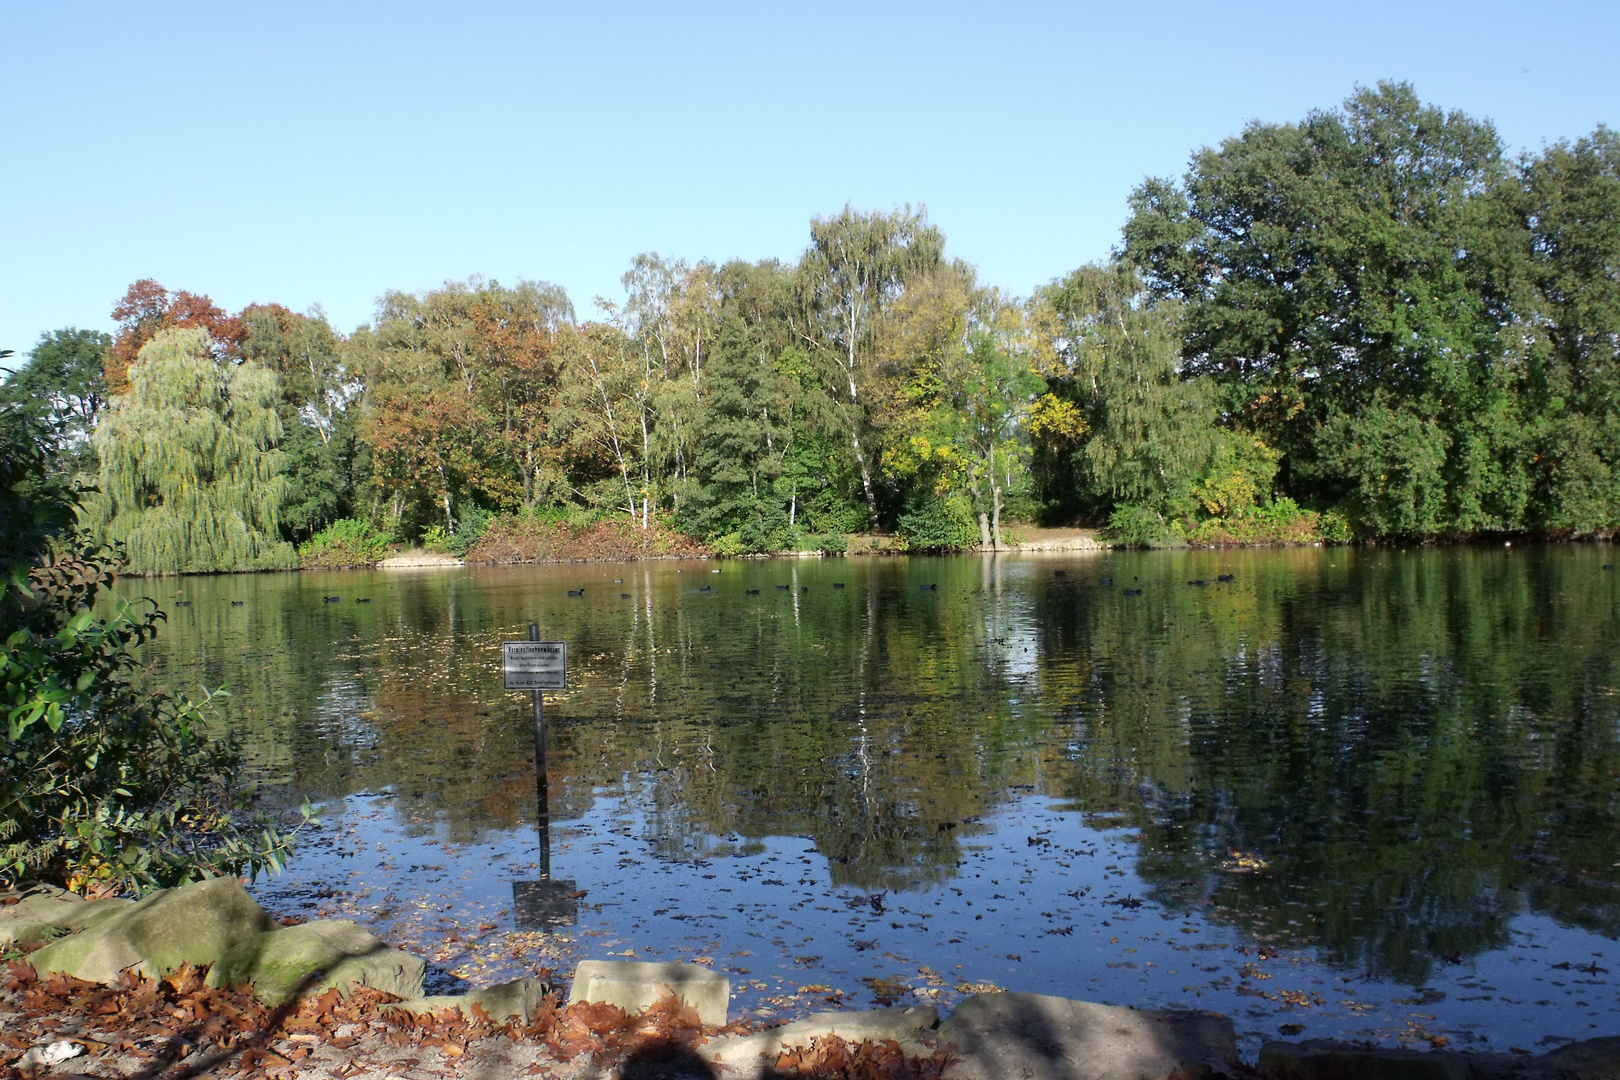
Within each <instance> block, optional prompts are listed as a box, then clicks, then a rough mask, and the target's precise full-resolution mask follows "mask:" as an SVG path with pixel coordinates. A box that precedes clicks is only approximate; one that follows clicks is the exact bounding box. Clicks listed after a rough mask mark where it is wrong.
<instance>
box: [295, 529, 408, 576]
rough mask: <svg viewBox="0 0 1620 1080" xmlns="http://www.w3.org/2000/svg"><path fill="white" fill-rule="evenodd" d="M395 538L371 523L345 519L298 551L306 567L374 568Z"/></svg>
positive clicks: (310, 540)
mask: <svg viewBox="0 0 1620 1080" xmlns="http://www.w3.org/2000/svg"><path fill="white" fill-rule="evenodd" d="M393 542H394V538H393V537H392V536H390V535H388V534H387V533H385V532H382V531H381V530H379V529H377V528H375V527H373V526H372V524H371V522H369V521H360V520H358V519H356V518H342V519H340V520H338V521H334V522H332V524H330V525H328V526H327V527H326V528H324V529H322V530H321V531H320V532H318V533H316V534H315V535H314V536H312V537H310V538H309V540H308V541H307V542H306V543H305V544H304V545H303V546H302V547H300V548H299V549H298V561H299V563H300V564H301V565H303V566H306V567H328V568H333V569H337V568H342V567H348V566H375V565H376V564H377V563H378V562H381V561H382V560H383V559H384V558H386V557H387V556H388V545H389V544H392V543H393Z"/></svg>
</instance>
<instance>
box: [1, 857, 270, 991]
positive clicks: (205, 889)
mask: <svg viewBox="0 0 1620 1080" xmlns="http://www.w3.org/2000/svg"><path fill="white" fill-rule="evenodd" d="M274 925H275V920H273V919H271V918H270V916H269V914H268V913H266V912H265V910H264V909H263V908H261V907H260V906H259V905H258V904H256V903H255V902H254V900H253V897H251V896H249V895H248V891H247V890H246V889H244V888H242V885H241V883H240V882H238V881H237V880H236V879H235V878H211V879H209V880H208V881H201V882H198V883H197V884H195V885H186V886H184V887H182V888H178V889H164V890H162V891H160V892H155V893H153V894H151V895H150V896H148V897H145V898H144V899H142V900H138V901H136V902H135V903H133V904H130V905H128V906H125V907H122V908H118V909H114V910H109V911H106V912H104V913H101V912H98V913H97V915H96V916H95V917H94V918H92V919H90V920H89V922H88V923H87V924H86V925H85V927H84V928H83V929H82V930H80V931H79V932H78V933H76V934H74V935H73V936H71V937H65V938H63V939H61V940H60V941H56V942H52V943H51V944H49V945H47V946H45V947H44V948H43V949H40V950H39V951H37V952H35V953H32V954H30V955H29V957H28V962H29V963H31V964H32V965H33V966H34V970H36V971H38V972H39V973H40V974H41V975H44V974H48V973H50V972H53V971H59V972H61V973H62V974H64V975H71V976H72V977H74V978H75V979H84V980H86V981H88V982H98V983H114V982H117V981H118V975H119V973H120V972H123V971H126V970H128V969H130V968H133V969H135V971H136V972H138V973H139V974H141V975H142V976H144V977H146V978H156V977H158V976H161V975H166V974H168V973H169V972H171V971H173V970H175V969H176V968H178V967H179V966H180V965H182V964H190V965H191V966H193V967H202V966H203V965H204V964H214V963H217V962H218V961H219V960H220V958H221V957H223V956H224V955H225V954H226V953H227V952H228V951H230V949H231V948H232V947H233V946H235V945H238V944H240V943H241V942H243V941H246V940H248V939H249V938H252V937H253V936H255V935H257V934H260V933H262V932H264V931H265V930H268V929H270V928H271V927H272V926H274Z"/></svg>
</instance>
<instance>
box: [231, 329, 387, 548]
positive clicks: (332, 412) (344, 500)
mask: <svg viewBox="0 0 1620 1080" xmlns="http://www.w3.org/2000/svg"><path fill="white" fill-rule="evenodd" d="M237 320H238V322H239V323H240V324H241V327H242V342H241V345H240V347H239V348H238V350H237V351H238V352H239V353H240V355H241V356H242V357H244V358H245V359H247V360H250V361H253V362H256V363H259V364H262V365H263V366H264V367H266V368H268V369H269V370H271V371H273V372H275V373H276V377H277V380H278V383H279V385H280V387H281V401H280V404H279V405H278V406H277V409H276V412H277V415H278V416H279V417H280V418H281V426H282V431H283V435H282V439H281V442H280V447H279V448H280V450H281V451H282V454H283V455H284V456H283V475H284V476H285V477H286V481H287V496H286V499H285V500H284V501H283V503H282V506H281V524H282V528H283V529H284V530H285V531H286V533H287V534H288V536H289V537H291V538H293V539H300V540H307V539H309V538H311V537H312V536H313V535H314V534H315V533H317V532H319V531H320V530H321V529H323V528H325V527H326V526H327V525H329V524H331V523H332V522H335V521H338V520H339V519H342V518H346V517H352V516H354V515H355V514H357V513H361V512H362V510H361V507H362V506H363V501H364V495H365V485H366V482H367V481H368V480H369V479H370V452H369V448H368V447H367V446H366V445H365V444H364V443H363V442H362V441H361V439H360V434H359V430H358V425H357V423H356V421H357V413H358V403H359V398H360V394H361V392H362V391H363V389H364V383H363V382H362V381H361V380H360V378H359V377H358V373H356V372H354V371H352V370H351V368H350V364H349V363H348V362H347V358H346V357H345V356H344V352H343V344H344V343H343V341H342V339H341V338H340V337H339V336H338V334H337V333H335V332H334V331H333V330H332V327H331V325H330V324H329V323H328V322H327V321H326V317H325V316H324V315H322V314H321V313H320V312H319V310H316V311H314V312H312V313H311V314H309V315H300V314H298V313H296V312H293V311H289V310H288V309H287V308H285V307H282V306H281V305H280V304H253V305H250V306H249V307H247V308H244V309H243V310H242V312H241V314H240V315H238V316H237Z"/></svg>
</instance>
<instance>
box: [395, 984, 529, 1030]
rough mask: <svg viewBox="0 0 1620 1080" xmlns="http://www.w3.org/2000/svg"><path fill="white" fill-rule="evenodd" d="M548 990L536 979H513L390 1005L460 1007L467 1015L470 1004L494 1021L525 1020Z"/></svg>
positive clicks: (423, 1009) (422, 1009) (416, 1009)
mask: <svg viewBox="0 0 1620 1080" xmlns="http://www.w3.org/2000/svg"><path fill="white" fill-rule="evenodd" d="M549 993H551V987H550V986H548V985H547V984H545V983H543V982H541V981H539V980H538V979H514V980H512V981H511V982H506V983H501V984H499V985H498V986H491V987H488V988H487V989H484V990H477V991H474V992H473V993H471V994H444V995H440V996H437V997H425V998H417V999H416V1000H415V1001H402V1002H400V1003H399V1004H398V1005H394V1006H391V1007H392V1008H395V1009H404V1010H405V1011H407V1012H413V1013H436V1012H442V1011H444V1010H447V1009H460V1010H461V1011H462V1012H463V1013H465V1014H466V1015H467V1017H468V1018H469V1019H470V1018H471V1017H472V1015H473V1006H474V1005H477V1006H479V1007H481V1008H482V1009H483V1010H484V1012H485V1013H487V1014H488V1015H489V1018H490V1019H491V1020H493V1021H495V1022H496V1023H497V1024H504V1023H506V1021H508V1020H521V1021H522V1022H523V1023H525V1024H527V1023H528V1022H529V1020H530V1019H532V1018H533V1016H534V1009H535V1006H537V1005H539V1004H540V999H541V998H543V997H545V996H546V995H547V994H549Z"/></svg>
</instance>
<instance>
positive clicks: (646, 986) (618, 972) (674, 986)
mask: <svg viewBox="0 0 1620 1080" xmlns="http://www.w3.org/2000/svg"><path fill="white" fill-rule="evenodd" d="M666 988H667V989H668V990H669V991H670V992H671V993H673V994H674V995H675V997H676V999H677V1000H679V1001H680V1002H682V1003H683V1004H686V1005H690V1006H692V1007H693V1008H694V1009H696V1010H697V1014H698V1017H699V1018H700V1019H701V1020H702V1021H703V1022H704V1023H705V1024H724V1023H725V1022H726V1009H727V1008H728V1007H729V1006H730V1004H731V980H730V979H728V978H726V977H725V976H724V975H721V974H720V973H719V972H716V971H711V970H709V969H708V968H706V967H700V966H698V965H697V964H649V963H641V962H637V961H634V960H582V961H580V964H579V967H577V968H575V969H574V985H573V986H572V987H571V988H570V989H569V991H568V1004H570V1005H574V1004H577V1003H578V1002H581V1001H600V1002H605V1003H607V1004H609V1005H617V1006H618V1007H619V1008H621V1009H623V1010H624V1011H625V1012H627V1013H638V1012H642V1011H643V1010H645V1009H646V1008H647V1007H648V1006H650V1005H653V1004H655V1003H656V1002H657V1001H658V999H659V998H660V997H661V996H663V992H664V990H665V989H666Z"/></svg>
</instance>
